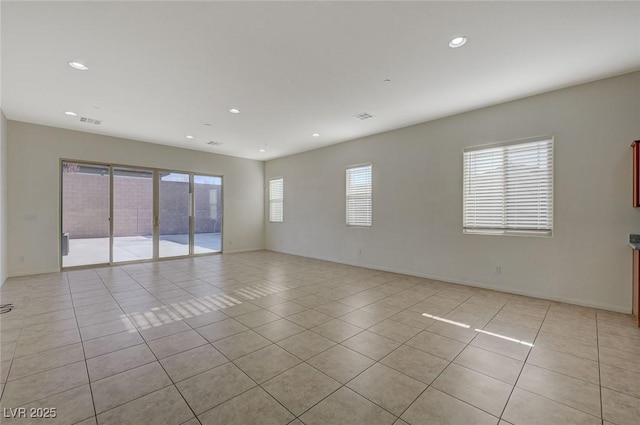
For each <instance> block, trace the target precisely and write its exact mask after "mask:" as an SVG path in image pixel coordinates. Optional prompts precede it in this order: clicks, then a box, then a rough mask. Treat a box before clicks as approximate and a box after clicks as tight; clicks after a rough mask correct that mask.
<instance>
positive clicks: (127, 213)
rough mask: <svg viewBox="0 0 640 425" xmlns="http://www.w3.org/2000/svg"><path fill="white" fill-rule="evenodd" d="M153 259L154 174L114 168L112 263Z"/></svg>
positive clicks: (133, 169) (132, 169)
mask: <svg viewBox="0 0 640 425" xmlns="http://www.w3.org/2000/svg"><path fill="white" fill-rule="evenodd" d="M152 258H153V171H151V170H144V169H135V168H119V167H115V168H113V262H115V263H118V262H123V261H136V260H150V259H152Z"/></svg>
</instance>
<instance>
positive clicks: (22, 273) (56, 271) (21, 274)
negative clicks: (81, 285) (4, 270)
mask: <svg viewBox="0 0 640 425" xmlns="http://www.w3.org/2000/svg"><path fill="white" fill-rule="evenodd" d="M50 273H60V270H59V269H43V270H33V271H28V272H18V273H12V274H10V275H9V276H7V280H8V279H11V278H12V277H25V276H37V275H41V274H50Z"/></svg>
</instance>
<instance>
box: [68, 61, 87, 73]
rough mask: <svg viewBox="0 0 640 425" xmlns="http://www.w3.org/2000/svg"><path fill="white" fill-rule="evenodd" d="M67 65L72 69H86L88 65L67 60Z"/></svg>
mask: <svg viewBox="0 0 640 425" xmlns="http://www.w3.org/2000/svg"><path fill="white" fill-rule="evenodd" d="M69 66H70V67H71V68H73V69H77V70H78V71H86V70H87V69H89V67H88V66H87V65H85V64H83V63H80V62H69Z"/></svg>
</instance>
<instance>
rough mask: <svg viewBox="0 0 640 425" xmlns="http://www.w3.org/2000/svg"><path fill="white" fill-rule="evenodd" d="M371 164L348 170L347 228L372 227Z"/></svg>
mask: <svg viewBox="0 0 640 425" xmlns="http://www.w3.org/2000/svg"><path fill="white" fill-rule="evenodd" d="M371 206H372V203H371V164H369V165H362V166H360V165H359V166H355V167H350V168H347V226H360V227H370V226H371V221H372V214H371Z"/></svg>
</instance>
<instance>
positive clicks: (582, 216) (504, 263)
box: [265, 72, 640, 312]
mask: <svg viewBox="0 0 640 425" xmlns="http://www.w3.org/2000/svg"><path fill="white" fill-rule="evenodd" d="M372 112H373V113H374V114H375V111H372ZM374 119H375V118H374ZM362 125H366V122H364V123H363V124H362ZM547 134H554V135H555V206H554V214H555V217H554V236H553V237H551V238H541V237H517V236H482V235H464V234H463V233H462V150H463V148H464V147H466V146H474V145H482V144H488V143H493V142H500V141H507V140H514V139H520V138H524V137H529V136H537V135H547ZM638 138H640V72H635V73H632V74H627V75H623V76H620V77H615V78H610V79H606V80H601V81H598V82H594V83H590V84H585V85H580V86H576V87H572V88H568V89H564V90H559V91H555V92H550V93H546V94H542V95H538V96H534V97H530V98H526V99H521V100H517V101H513V102H509V103H505V104H501V105H497V106H493V107H488V108H484V109H481V110H477V111H473V112H468V113H464V114H461V115H457V116H453V117H449V118H444V119H439V120H436V121H432V122H428V123H424V124H420V125H415V126H411V127H407V128H403V129H399V130H394V131H390V132H387V133H383V134H378V135H375V136H371V137H366V138H363V139H359V140H355V141H352V142H348V143H343V144H339V145H334V146H331V147H327V148H323V149H319V150H315V151H311V152H306V153H302V154H298V155H293V156H290V157H286V158H281V159H276V160H273V161H268V162H267V164H266V167H265V181H267V180H268V179H269V178H272V177H276V176H282V177H284V194H285V198H284V205H285V207H284V208H285V209H284V223H282V224H275V223H268V221H267V223H266V225H265V226H266V230H265V233H266V246H267V249H270V250H274V251H280V252H286V253H292V254H298V255H303V256H308V257H314V258H320V259H326V260H331V261H337V262H342V263H347V264H355V265H362V266H365V267H372V268H377V269H383V270H390V271H398V272H403V273H408V274H413V275H418V276H425V277H430V278H436V279H441V280H445V281H450V282H457V283H465V284H470V285H476V286H481V287H488V288H495V289H499V290H504V291H507V292H513V293H518V294H527V295H533V296H538V297H542V298H547V299H554V300H561V301H568V302H572V303H577V304H582V305H590V306H598V307H603V308H607V309H612V310H618V311H624V312H630V309H631V250H630V248H629V245H628V243H627V242H628V236H629V233H640V210H636V209H633V208H632V207H631V151H630V147H629V145H630V143H631V141H633V140H635V139H638ZM369 162H370V163H372V164H373V227H372V228H371V229H357V228H347V227H346V226H345V199H344V197H345V193H344V192H345V182H344V179H345V168H346V167H347V166H349V165H352V164H361V163H369ZM496 266H501V270H502V272H501V274H495V273H494V271H495V267H496Z"/></svg>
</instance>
